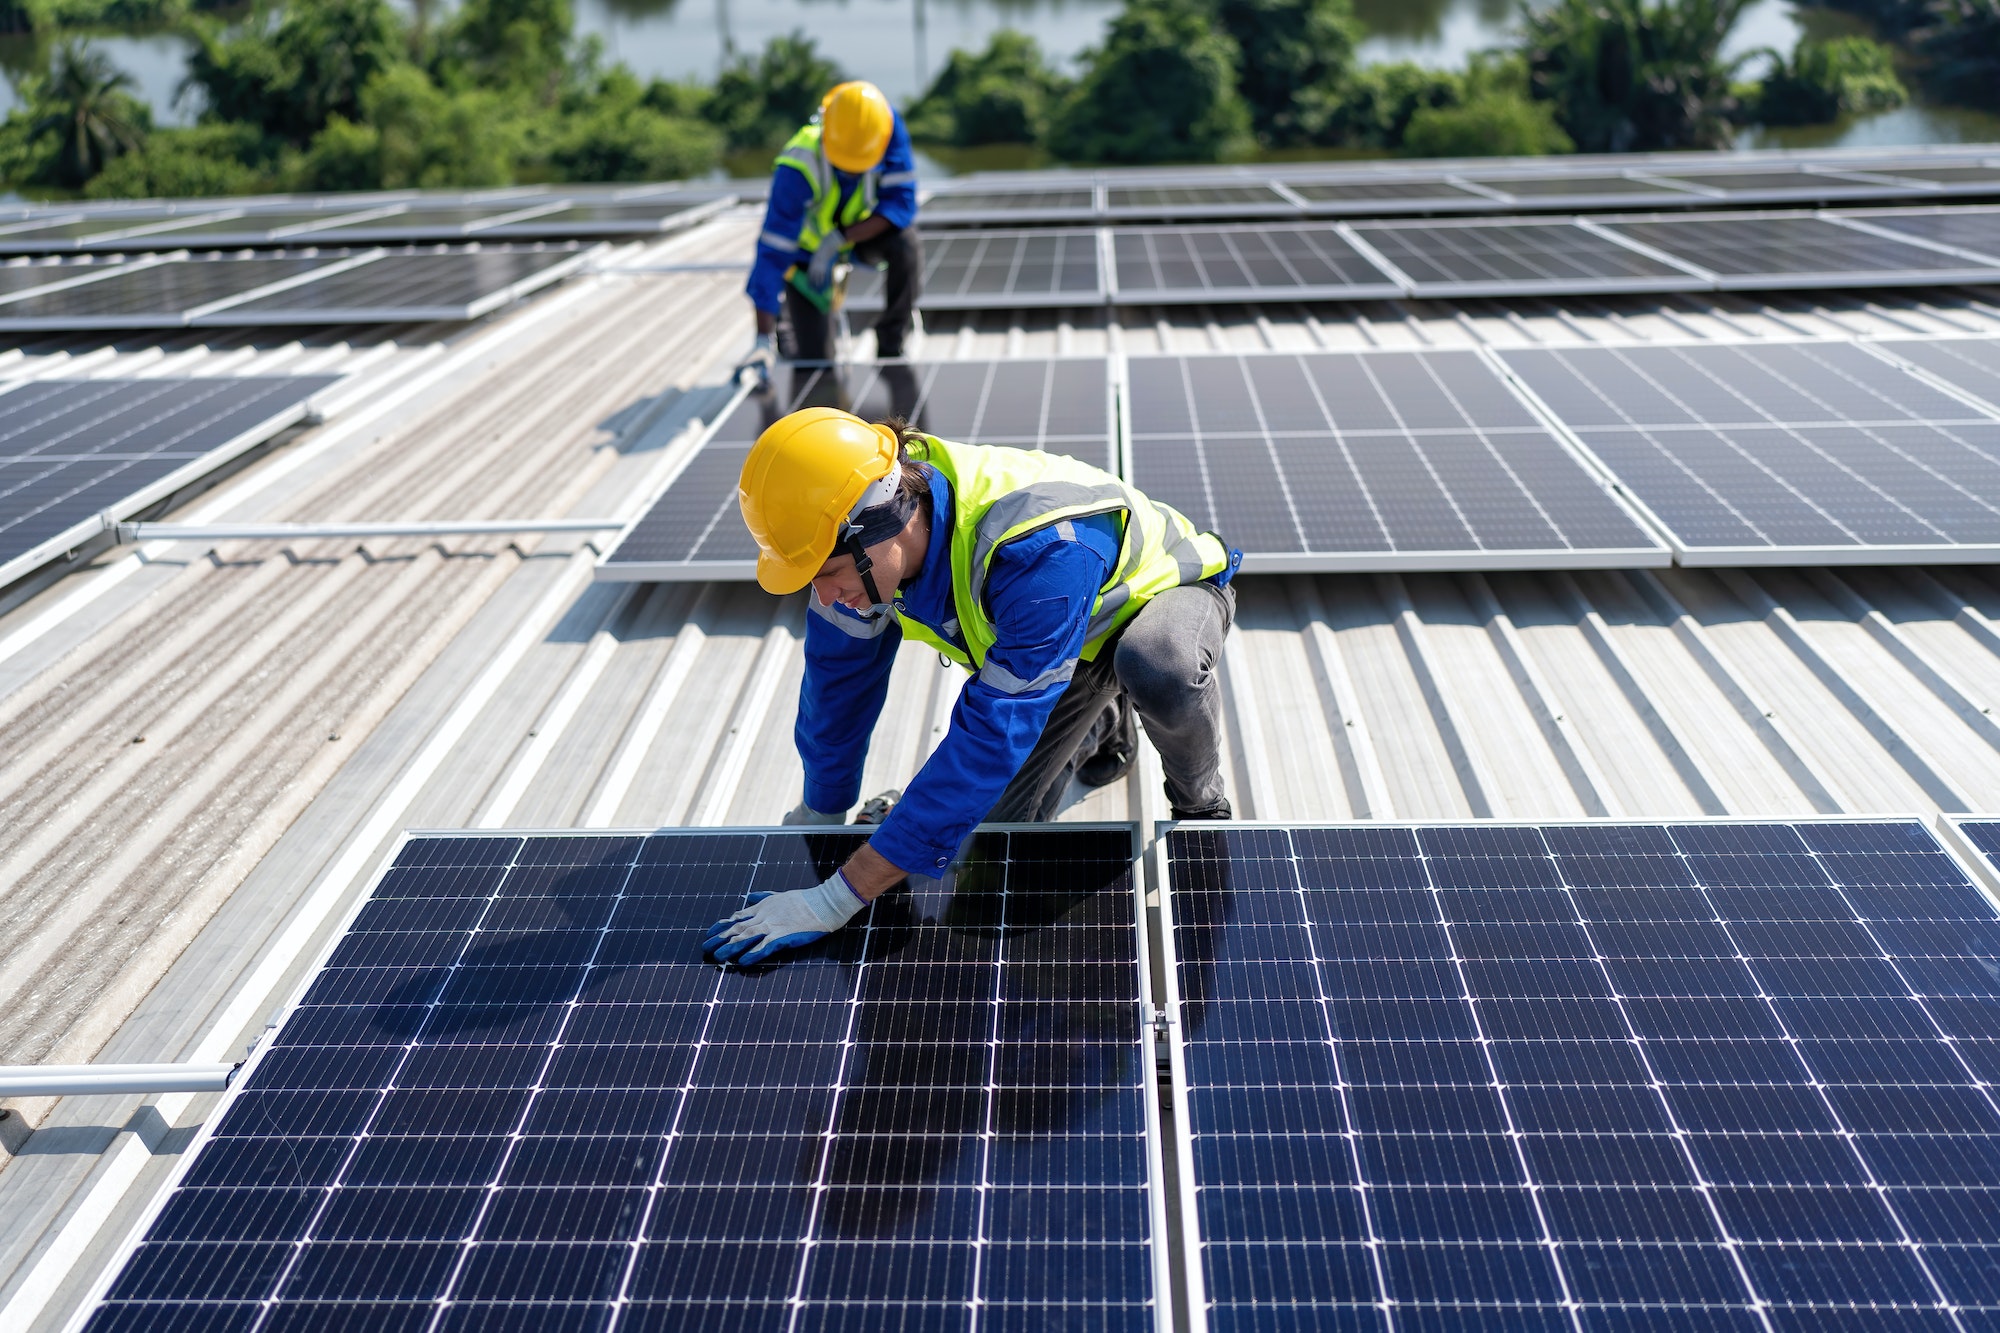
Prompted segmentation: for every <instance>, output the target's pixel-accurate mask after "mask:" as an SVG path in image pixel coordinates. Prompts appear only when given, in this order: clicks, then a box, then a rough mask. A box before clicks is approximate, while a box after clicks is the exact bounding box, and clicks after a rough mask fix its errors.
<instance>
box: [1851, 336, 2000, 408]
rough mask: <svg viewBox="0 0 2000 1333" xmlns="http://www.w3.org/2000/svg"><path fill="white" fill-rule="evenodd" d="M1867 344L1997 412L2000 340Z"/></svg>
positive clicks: (1892, 340)
mask: <svg viewBox="0 0 2000 1333" xmlns="http://www.w3.org/2000/svg"><path fill="white" fill-rule="evenodd" d="M1869 346H1870V347H1871V348H1872V349H1873V350H1874V351H1876V352H1877V353H1879V354H1881V355H1883V356H1889V357H1893V358H1895V359H1896V360H1897V361H1899V362H1901V363H1903V364H1904V365H1906V366H1908V367H1910V368H1911V369H1912V370H1914V371H1916V373H1917V374H1919V375H1921V376H1923V377H1924V378H1926V379H1929V380H1933V381H1936V382H1938V383H1940V384H1942V385H1944V386H1945V387H1947V388H1948V389H1951V390H1954V391H1956V392H1957V393H1960V394H1963V395H1966V396H1968V397H1971V398H1976V399H1978V400H1979V401H1980V402H1981V403H1983V404H1985V405H1986V407H1988V408H1990V409H1992V410H1993V411H1994V412H1996V413H2000V339H1994V338H1884V339H1882V340H1880V341H1877V342H1873V343H1870V344H1869Z"/></svg>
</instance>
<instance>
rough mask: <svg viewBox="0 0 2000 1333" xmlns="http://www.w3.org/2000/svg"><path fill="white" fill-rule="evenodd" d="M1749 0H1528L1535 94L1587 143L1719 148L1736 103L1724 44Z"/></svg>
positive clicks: (1622, 147)
mask: <svg viewBox="0 0 2000 1333" xmlns="http://www.w3.org/2000/svg"><path fill="white" fill-rule="evenodd" d="M1746 7H1747V0H1651V3H1649V2H1648V0H1560V3H1558V4H1556V5H1555V6H1553V7H1552V8H1549V9H1540V10H1538V9H1535V8H1533V7H1530V6H1529V5H1527V4H1526V3H1525V0H1524V3H1523V5H1522V24H1523V27H1524V28H1525V30H1526V41H1525V43H1524V46H1525V50H1524V54H1525V55H1526V56H1527V59H1528V71H1529V77H1530V80H1531V82H1532V87H1533V90H1534V95H1535V96H1536V97H1537V98H1540V99H1543V100H1546V101H1550V102H1553V103H1555V110H1556V119H1557V121H1559V122H1560V123H1561V125H1562V127H1563V128H1564V129H1565V130H1567V131H1568V132H1569V135H1570V137H1571V138H1572V139H1574V140H1576V146H1577V148H1578V149H1579V150H1580V151H1582V152H1586V153H1604V152H1612V153H1623V152H1643V151H1657V150H1660V149H1670V148H1721V147H1726V146H1727V145H1728V143H1729V139H1730V135H1731V132H1732V129H1731V123H1730V118H1731V116H1732V115H1733V114H1734V113H1735V111H1736V109H1737V107H1736V102H1735V99H1734V98H1733V97H1732V96H1731V95H1730V91H1729V80H1730V75H1731V74H1732V73H1733V72H1734V69H1735V66H1736V65H1737V64H1740V63H1741V62H1740V61H1736V62H1724V61H1723V59H1722V44H1723V43H1724V42H1725V41H1726V40H1727V39H1728V37H1729V31H1730V29H1732V28H1734V27H1735V26H1736V20H1737V19H1738V18H1739V17H1741V16H1742V13H1743V10H1744V9H1745V8H1746Z"/></svg>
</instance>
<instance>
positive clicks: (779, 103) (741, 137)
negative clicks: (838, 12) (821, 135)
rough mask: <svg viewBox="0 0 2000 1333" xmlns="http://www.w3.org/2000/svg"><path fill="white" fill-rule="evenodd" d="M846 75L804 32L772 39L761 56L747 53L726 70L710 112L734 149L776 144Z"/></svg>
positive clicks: (791, 132)
mask: <svg viewBox="0 0 2000 1333" xmlns="http://www.w3.org/2000/svg"><path fill="white" fill-rule="evenodd" d="M846 77H847V76H846V75H844V74H842V73H841V72H840V66H838V65H836V64H834V63H833V62H832V61H831V60H827V59H824V58H823V57H822V56H821V55H820V53H819V48H818V47H816V46H814V45H813V40H812V38H810V37H808V36H806V35H805V33H804V32H803V31H800V32H794V33H792V34H790V35H789V36H785V37H773V38H772V39H771V41H770V44H769V45H768V46H766V47H765V48H764V50H763V51H762V53H760V54H759V55H758V56H757V57H756V59H754V60H752V59H750V58H749V57H747V56H746V57H744V58H742V59H740V60H737V61H736V62H735V63H733V64H731V65H730V66H729V67H728V68H727V69H725V70H723V71H722V74H721V76H720V77H718V78H717V79H716V81H715V91H714V93H713V94H711V95H710V97H709V99H708V105H707V107H706V108H705V114H706V115H707V117H708V119H709V120H710V121H712V122H713V123H714V124H716V125H717V126H719V127H721V129H722V132H723V133H724V134H726V135H728V136H729V143H730V146H731V147H732V148H776V147H777V146H778V145H780V144H782V143H784V141H785V140H787V139H789V138H791V137H792V135H793V134H795V133H796V132H797V131H798V128H799V126H801V125H803V124H805V123H806V122H807V121H808V120H810V119H811V118H812V116H813V114H814V113H815V112H817V111H818V110H819V103H820V99H821V98H822V97H825V96H826V93H827V90H828V89H829V88H831V87H833V85H834V84H836V83H839V82H840V81H841V80H842V79H844V78H846Z"/></svg>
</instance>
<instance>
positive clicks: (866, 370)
mask: <svg viewBox="0 0 2000 1333" xmlns="http://www.w3.org/2000/svg"><path fill="white" fill-rule="evenodd" d="M1037 368H1039V369H1040V373H1041V374H1042V376H1043V379H1042V384H1041V392H1042V399H1041V402H1040V405H1039V412H1040V416H1039V418H1038V420H1037V423H1036V429H1035V430H1034V431H1033V432H1032V433H1028V432H1020V431H1004V430H999V429H987V426H988V424H989V421H990V418H991V413H990V411H989V408H990V407H997V408H999V409H1000V410H1001V411H1002V412H1003V413H1005V412H1009V411H1014V410H1017V409H1018V408H1019V407H1020V406H1022V405H1023V403H1024V399H1023V398H1022V397H1020V396H1018V395H1007V396H1003V397H1001V398H995V397H994V394H995V391H996V384H997V381H998V380H999V379H1000V378H1001V377H1002V376H1008V377H1025V376H1029V375H1032V374H1033V373H1035V372H1036V370H1037ZM834 369H835V371H836V372H837V373H839V374H842V375H849V376H855V377H858V378H857V380H856V381H855V382H853V383H850V384H847V385H844V386H843V388H842V390H841V394H842V396H843V399H844V401H846V402H847V403H848V404H850V405H851V406H852V408H853V410H854V411H856V412H857V414H859V415H862V416H865V417H875V416H888V415H900V416H907V417H909V418H910V419H911V421H912V422H913V424H916V425H918V426H919V427H920V428H923V429H926V430H928V431H929V432H930V433H931V434H934V435H939V436H942V437H944V438H946V439H955V440H959V441H961V442H963V443H967V444H1006V445H1011V446H1013V447H1015V448H1029V449H1032V448H1040V449H1046V450H1051V451H1054V452H1057V453H1068V454H1070V455H1071V456H1072V457H1083V454H1082V453H1081V452H1080V448H1081V446H1084V445H1085V444H1087V443H1090V442H1093V441H1095V440H1096V439H1097V437H1096V436H1095V435H1094V434H1092V433H1090V432H1089V431H1087V430H1085V431H1051V430H1048V429H1047V427H1048V426H1049V424H1050V418H1051V416H1052V415H1054V414H1055V413H1057V412H1058V411H1061V410H1062V408H1063V405H1062V403H1059V402H1058V401H1057V399H1058V396H1059V395H1061V394H1062V392H1063V384H1064V383H1068V382H1070V381H1073V380H1076V379H1084V378H1086V377H1088V376H1089V374H1090V373H1091V372H1092V370H1093V369H1094V370H1095V373H1096V375H1097V376H1098V377H1099V378H1101V379H1102V381H1103V385H1102V389H1101V396H1099V397H1096V399H1095V401H1096V402H1097V404H1098V405H1100V406H1101V408H1102V413H1103V415H1102V418H1101V419H1102V422H1103V431H1104V433H1103V441H1104V443H1103V447H1102V449H1101V451H1099V450H1092V451H1091V453H1090V455H1089V456H1088V457H1085V458H1084V461H1085V462H1088V463H1090V464H1091V465H1092V466H1095V467H1100V468H1103V469H1104V470H1105V471H1107V472H1111V473H1113V474H1114V475H1115V474H1117V472H1118V469H1119V460H1120V454H1121V451H1120V447H1119V434H1118V420H1119V418H1118V415H1117V403H1118V380H1117V374H1116V368H1115V364H1114V363H1113V362H1112V361H1111V360H1110V359H1109V358H1105V357H1095V356H1074V357H1021V358H1006V359H1000V360H992V361H912V362H874V363H868V364H862V365H854V366H842V367H836V368H834ZM902 370H907V371H909V372H910V375H911V379H910V382H909V384H908V386H907V387H903V386H894V385H891V384H890V383H888V379H889V376H890V375H893V374H895V373H897V372H898V371H902ZM826 373H827V370H826V368H824V367H818V366H812V365H808V364H804V363H786V364H783V365H781V366H780V367H779V370H778V374H777V375H776V376H774V383H776V384H777V385H778V387H777V388H776V389H775V390H774V392H777V393H782V394H783V396H784V398H783V401H784V407H785V410H788V411H789V410H797V408H799V407H800V406H807V405H817V406H830V405H834V403H833V401H832V399H831V395H830V394H829V393H828V382H827V380H826V379H825V375H826ZM974 376H978V377H980V385H979V394H980V397H979V401H978V402H977V404H975V405H974V406H973V413H974V415H973V417H972V419H970V420H967V419H966V418H964V417H958V418H956V419H955V420H954V419H950V418H947V419H945V420H939V418H938V417H937V416H936V415H934V414H933V413H934V410H935V411H944V412H950V411H953V410H962V408H963V404H964V396H961V395H952V396H951V398H950V406H949V407H938V406H937V405H938V404H940V403H942V402H943V401H944V398H943V395H944V393H945V392H946V387H945V382H946V381H949V380H955V379H960V378H965V379H968V380H969V379H970V378H972V377H974ZM968 387H969V386H968ZM1025 387H1026V386H1025V385H1024V386H1023V388H1024V389H1025ZM1078 392H1079V394H1081V395H1082V396H1083V397H1084V398H1089V397H1090V395H1088V394H1087V393H1084V392H1083V390H1082V389H1081V388H1079V390H1078ZM899 394H901V395H906V396H907V397H908V398H909V399H910V406H909V407H908V408H907V409H905V408H903V406H902V405H901V404H899V403H898V402H897V398H898V395H899ZM822 395H825V398H824V400H823V397H822ZM884 396H886V397H887V399H888V401H887V402H886V403H883V404H880V405H879V406H878V408H877V409H876V410H870V409H869V406H868V404H869V402H870V400H871V399H879V398H882V397H884ZM1080 405H1081V404H1080ZM1084 410H1085V411H1086V412H1087V411H1088V408H1087V406H1086V407H1085V408H1084ZM778 415H782V413H781V412H779V410H778V407H777V405H776V404H775V402H773V403H764V402H760V401H758V400H756V399H755V397H754V396H753V395H752V393H751V391H750V389H749V388H748V387H747V386H745V387H741V388H739V389H738V390H737V391H736V393H735V394H733V395H732V396H731V397H730V399H729V400H728V403H727V404H726V405H725V406H724V407H723V408H722V409H721V410H719V411H718V412H717V413H716V415H715V418H714V420H713V422H712V423H711V424H710V425H709V426H708V427H707V428H706V429H705V430H704V431H703V432H702V433H701V434H700V435H698V436H697V437H696V439H695V440H694V441H693V442H692V443H691V444H690V446H689V449H688V452H687V454H686V455H685V457H684V458H683V459H682V460H681V462H680V464H679V465H678V466H677V467H675V468H674V470H673V471H672V472H670V473H669V474H667V477H666V479H665V480H664V481H662V482H661V483H660V485H659V487H658V488H657V489H656V490H655V492H654V494H653V495H652V497H651V498H649V499H648V500H647V502H646V504H645V505H644V506H643V507H642V508H641V509H640V512H639V514H638V516H637V517H635V518H634V519H633V520H632V521H631V522H630V523H628V524H626V526H625V528H624V529H623V530H622V531H621V532H619V534H618V536H617V537H616V538H615V539H614V540H613V541H612V543H611V544H610V545H609V547H608V548H606V550H605V553H604V554H603V555H602V556H600V557H599V558H598V562H597V566H596V569H595V572H594V575H593V577H594V578H596V579H597V580H598V581H599V582H612V583H681V582H689V581H696V580H699V581H716V582H726V581H742V580H748V579H753V578H755V577H756V574H757V562H756V547H755V545H754V544H753V543H752V542H751V540H750V534H749V532H748V531H747V530H745V529H744V528H743V520H742V516H741V514H740V513H739V512H738V510H737V505H736V478H737V476H738V475H739V474H740V472H741V471H742V467H743V459H744V458H745V456H746V455H747V454H748V452H749V448H750V445H751V444H752V443H753V442H754V441H755V440H756V438H757V433H758V431H759V430H761V429H762V426H763V425H764V424H766V423H767V422H768V421H770V420H775V419H776V417H777V416H778ZM1077 420H1079V421H1080V420H1081V419H1077ZM992 424H994V425H996V426H997V425H999V424H1002V423H997V422H996V423H992ZM1013 424H1016V425H1019V424H1024V423H1021V422H1018V421H1016V422H1014V423H1013ZM691 488H699V491H700V492H703V493H706V495H707V498H706V499H703V498H702V497H701V494H700V493H698V492H697V491H696V490H694V489H691ZM690 536H691V537H692V544H690ZM683 552H684V553H683ZM697 557H699V558H697Z"/></svg>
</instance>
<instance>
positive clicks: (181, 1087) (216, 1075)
mask: <svg viewBox="0 0 2000 1333" xmlns="http://www.w3.org/2000/svg"><path fill="white" fill-rule="evenodd" d="M238 1068H240V1066H238V1065H194V1064H157V1065H0V1097H74V1096H79V1095H83V1094H88V1093H133V1092H221V1091H223V1090H224V1089H226V1088H227V1087H228V1086H229V1080H230V1079H231V1078H232V1077H234V1076H235V1073H236V1071H237V1069H238Z"/></svg>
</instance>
